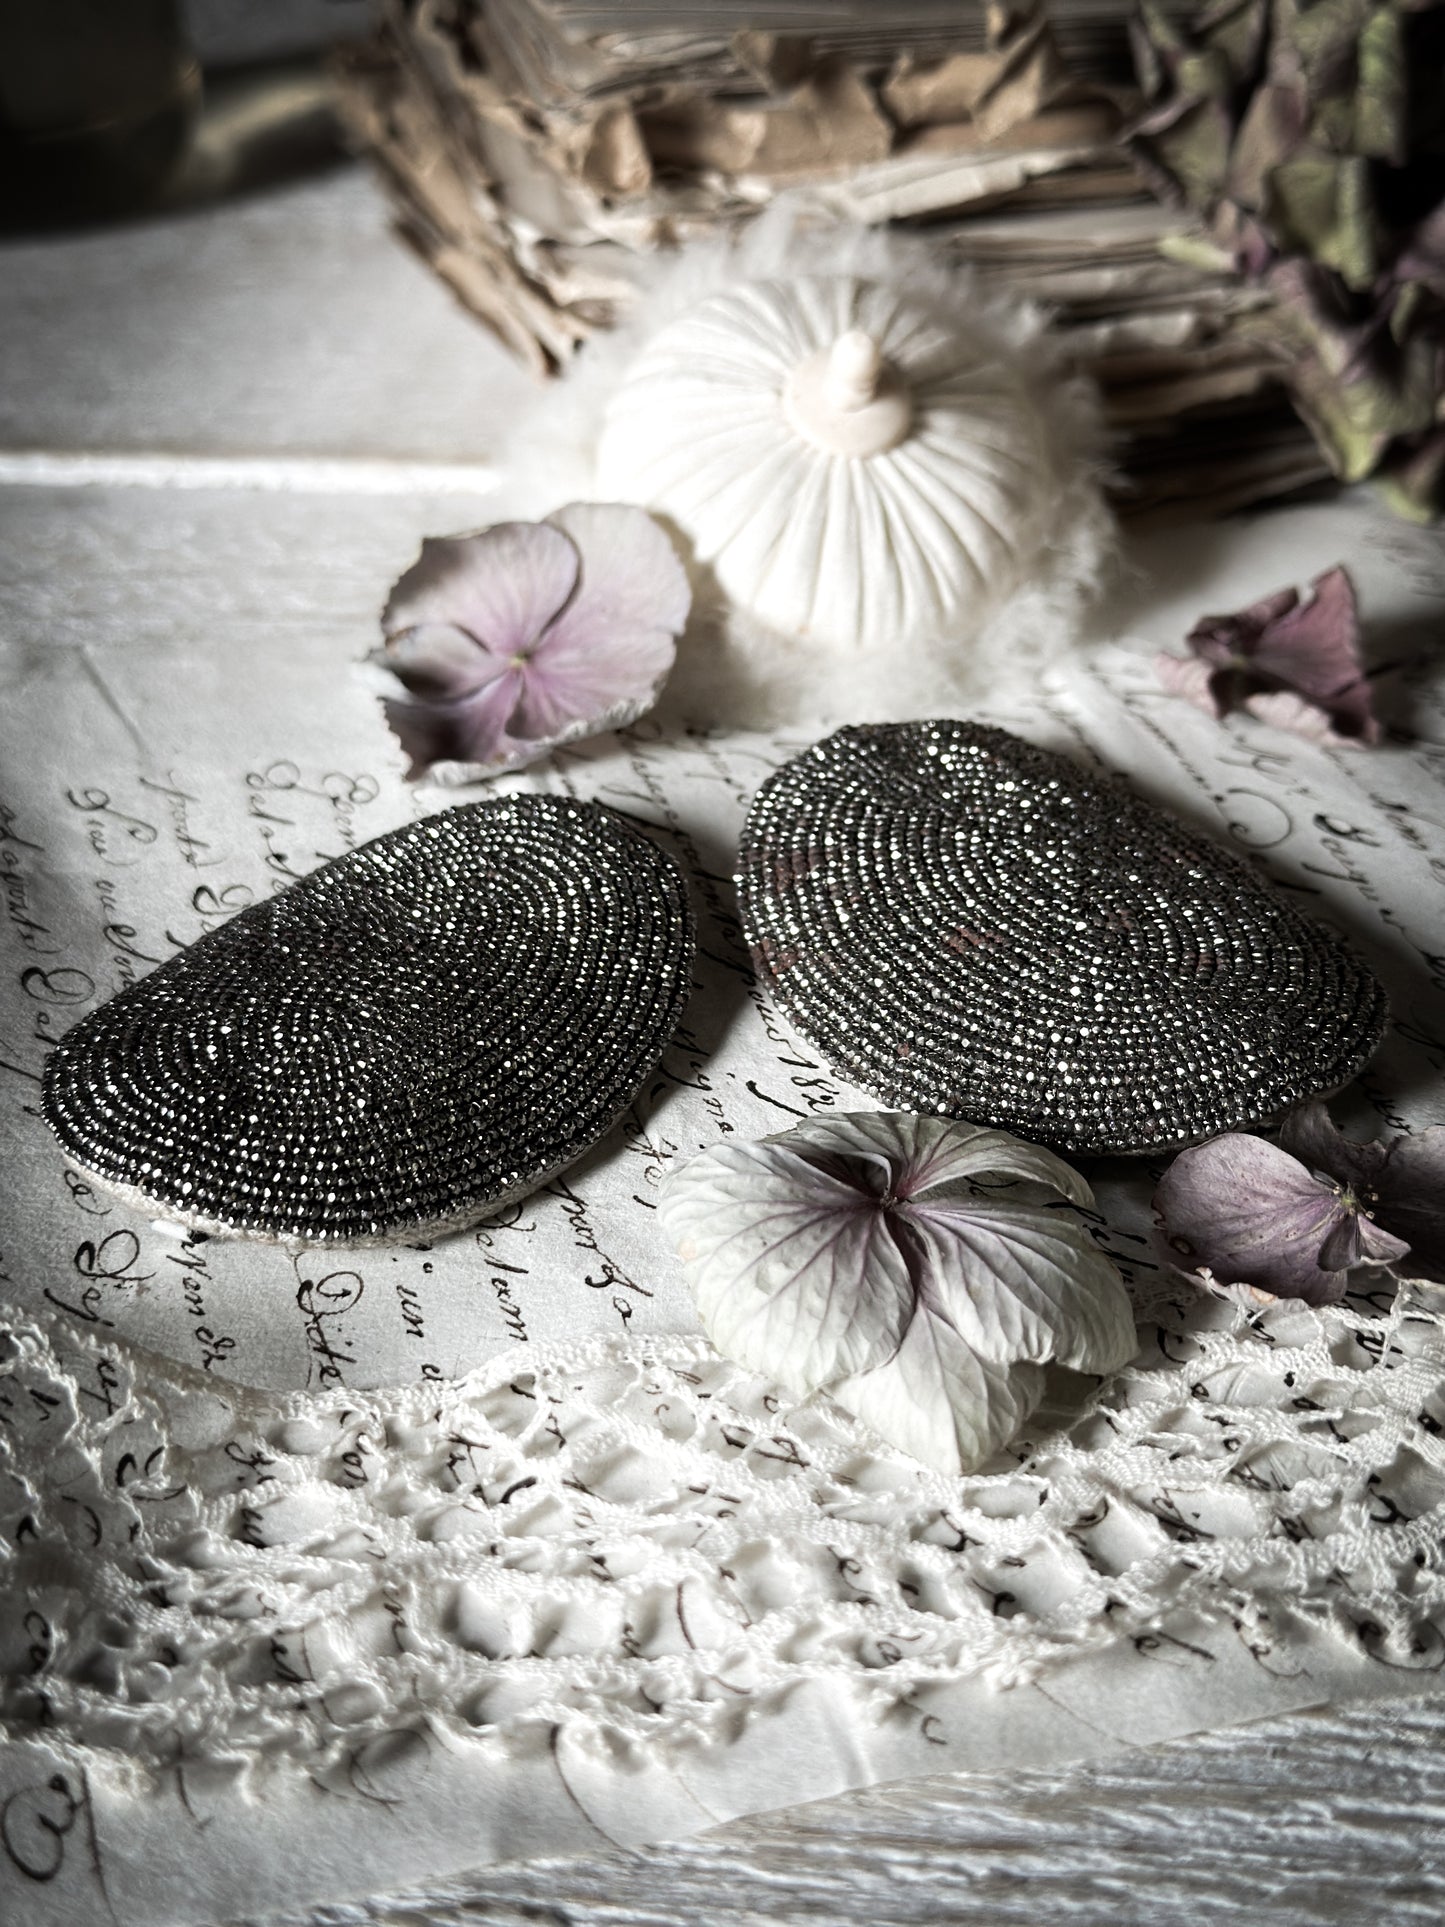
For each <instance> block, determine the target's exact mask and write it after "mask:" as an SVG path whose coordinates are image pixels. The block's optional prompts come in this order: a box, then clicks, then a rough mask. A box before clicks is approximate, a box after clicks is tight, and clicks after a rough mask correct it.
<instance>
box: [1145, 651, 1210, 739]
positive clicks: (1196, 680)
mask: <svg viewBox="0 0 1445 1927" xmlns="http://www.w3.org/2000/svg"><path fill="white" fill-rule="evenodd" d="M1154 671H1155V674H1156V675H1157V676H1158V678H1159V681H1160V684H1161V686H1162V687H1163V688H1164V689H1166V690H1167V691H1168V692H1169V694H1170V695H1171V696H1182V697H1183V698H1184V700H1185V702H1187V703H1193V704H1194V705H1195V707H1196V708H1197V709H1202V710H1204V711H1205V712H1206V714H1208V715H1210V716H1213V717H1214V719H1215V721H1216V722H1217V721H1218V720H1219V718H1220V717H1221V716H1223V715H1224V714H1225V712H1226V709H1227V707H1228V705H1227V704H1224V703H1221V702H1220V701H1219V700H1218V699H1217V698H1216V696H1215V694H1214V672H1213V671H1212V670H1211V669H1210V667H1209V664H1208V663H1207V662H1201V661H1200V660H1199V658H1198V657H1197V656H1170V655H1166V654H1165V653H1164V652H1163V651H1162V650H1161V651H1160V653H1159V654H1158V655H1157V656H1155V658H1154Z"/></svg>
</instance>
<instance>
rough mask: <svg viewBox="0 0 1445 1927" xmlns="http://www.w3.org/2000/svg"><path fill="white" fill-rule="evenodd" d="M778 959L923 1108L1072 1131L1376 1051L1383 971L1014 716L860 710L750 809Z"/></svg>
mask: <svg viewBox="0 0 1445 1927" xmlns="http://www.w3.org/2000/svg"><path fill="white" fill-rule="evenodd" d="M738 883H739V889H740V892H741V905H742V915H743V923H744V928H745V930H746V933H747V937H748V941H749V943H750V945H751V946H752V950H753V958H754V962H755V964H756V966H757V969H758V971H759V973H760V975H761V977H762V979H763V981H764V982H765V984H766V985H768V986H769V987H770V988H771V990H772V992H773V994H774V995H775V997H776V999H777V1002H778V1004H779V1006H780V1007H781V1009H782V1010H783V1012H784V1014H785V1015H786V1016H787V1017H788V1019H789V1020H790V1022H791V1023H792V1024H793V1025H794V1026H795V1028H796V1029H797V1030H798V1031H799V1032H800V1033H801V1034H802V1035H803V1036H804V1037H805V1038H807V1039H808V1040H809V1042H810V1043H812V1044H813V1045H814V1046H815V1047H816V1048H817V1049H818V1050H819V1051H820V1052H821V1053H822V1055H823V1057H824V1058H825V1060H826V1061H827V1063H828V1064H829V1066H830V1067H831V1068H832V1069H833V1070H834V1071H835V1072H836V1073H837V1074H839V1075H840V1076H845V1077H848V1078H849V1079H851V1080H852V1081H854V1082H855V1083H857V1084H859V1085H860V1086H861V1087H862V1088H863V1089H865V1090H867V1091H870V1092H872V1094H873V1095H874V1096H875V1097H877V1098H878V1099H879V1100H880V1101H881V1102H883V1103H885V1104H888V1105H891V1106H894V1107H896V1108H899V1109H904V1110H911V1111H921V1112H934V1113H942V1114H944V1115H946V1116H951V1117H965V1118H971V1119H974V1120H975V1121H977V1122H980V1123H986V1124H993V1125H998V1126H1001V1127H1003V1128H1005V1129H1008V1130H1012V1131H1017V1132H1018V1133H1020V1134H1021V1135H1022V1136H1025V1137H1030V1138H1034V1139H1037V1140H1038V1141H1040V1142H1042V1143H1045V1144H1051V1145H1054V1146H1056V1147H1057V1148H1059V1149H1061V1150H1066V1151H1075V1152H1085V1153H1089V1152H1097V1153H1133V1152H1145V1151H1157V1150H1166V1149H1171V1148H1173V1147H1175V1146H1178V1145H1182V1144H1189V1143H1193V1142H1196V1141H1197V1140H1199V1139H1201V1138H1206V1137H1212V1136H1214V1135H1216V1134H1217V1133H1219V1132H1222V1131H1230V1130H1238V1129H1243V1128H1245V1127H1248V1126H1250V1125H1256V1124H1261V1123H1265V1122H1267V1121H1269V1120H1270V1119H1272V1118H1274V1117H1277V1116H1279V1115H1280V1114H1281V1113H1282V1112H1284V1111H1286V1110H1288V1109H1290V1108H1291V1107H1292V1106H1293V1105H1295V1104H1298V1103H1301V1102H1303V1101H1304V1099H1306V1098H1308V1097H1310V1096H1313V1095H1317V1094H1318V1093H1320V1092H1324V1091H1329V1090H1333V1089H1335V1088H1336V1087H1337V1086H1339V1085H1340V1084H1342V1083H1344V1082H1345V1081H1346V1080H1347V1079H1348V1078H1350V1077H1351V1076H1353V1074H1354V1073H1355V1072H1356V1071H1357V1070H1359V1069H1360V1067H1361V1066H1362V1065H1363V1064H1364V1063H1365V1062H1366V1061H1367V1059H1368V1058H1369V1057H1370V1056H1371V1055H1372V1053H1373V1052H1374V1050H1375V1049H1376V1047H1377V1046H1378V1044H1379V1041H1380V1038H1381V1035H1382V1033H1383V1030H1384V1025H1385V1018H1386V1007H1385V995H1384V992H1383V990H1382V989H1381V988H1380V986H1379V984H1378V983H1377V982H1376V980H1375V979H1374V977H1373V976H1372V975H1371V973H1370V972H1369V970H1367V969H1366V967H1365V966H1364V965H1363V964H1362V963H1361V962H1360V961H1359V960H1358V959H1357V958H1356V957H1355V956H1354V955H1353V953H1352V952H1351V951H1350V950H1349V949H1348V948H1347V946H1346V945H1345V944H1344V943H1343V942H1342V941H1341V940H1340V939H1339V938H1338V937H1337V936H1335V934H1334V933H1333V932H1332V931H1331V930H1328V929H1326V928H1325V927H1324V926H1323V925H1322V924H1319V923H1316V922H1314V921H1313V920H1312V919H1310V918H1308V917H1305V916H1302V915H1301V914H1300V913H1299V912H1298V911H1297V910H1295V909H1294V907H1293V906H1292V905H1291V904H1289V903H1288V902H1286V901H1285V900H1284V898H1282V897H1281V896H1279V895H1278V894H1277V893H1276V892H1275V891H1274V890H1273V889H1271V888H1270V887H1269V885H1268V884H1267V883H1266V882H1265V881H1264V880H1263V879H1262V878H1261V877H1260V876H1259V875H1258V873H1257V872H1256V871H1255V870H1254V869H1252V868H1251V867H1250V866H1249V865H1248V864H1247V863H1245V862H1243V861H1241V860H1240V859H1239V858H1237V857H1235V856H1232V855H1230V854H1229V853H1227V852H1226V851H1224V850H1221V849H1220V848H1218V847H1217V846H1216V845H1215V844H1213V843H1211V842H1210V841H1208V839H1206V838H1205V837H1203V836H1200V835H1198V834H1196V833H1195V832H1194V831H1192V830H1190V829H1188V828H1187V827H1186V826H1185V825H1184V824H1182V823H1181V822H1179V821H1178V820H1177V819H1176V818H1174V817H1171V816H1169V815H1167V814H1165V813H1164V812H1163V811H1161V810H1158V809H1156V808H1154V807H1153V806H1152V805H1150V804H1147V803H1144V802H1141V801H1140V800H1139V799H1138V798H1137V797H1136V796H1134V795H1133V794H1132V793H1131V792H1130V791H1129V790H1128V789H1126V788H1125V787H1124V786H1123V785H1122V784H1121V783H1117V782H1114V781H1112V780H1108V779H1103V780H1101V779H1098V778H1095V777H1092V776H1088V775H1086V774H1085V773H1084V772H1083V771H1082V770H1080V769H1079V768H1078V767H1077V766H1076V765H1075V764H1073V763H1071V762H1069V761H1068V760H1067V759H1066V758H1064V757H1061V756H1057V755H1054V754H1052V753H1051V752H1049V751H1047V750H1041V749H1036V748H1034V747H1033V746H1032V745H1031V744H1028V743H1025V742H1021V741H1020V740H1019V739H1018V738H1017V737H1014V736H1011V735H1009V734H1008V733H1007V732H1006V731H1004V730H1001V729H992V728H987V727H984V726H982V725H979V724H974V723H964V722H952V721H940V722H925V723H906V724H900V725H879V726H876V727H866V728H853V729H842V730H839V731H838V732H837V734H836V735H834V736H830V737H828V738H827V739H826V741H824V742H821V743H818V744H816V745H815V746H814V747H813V748H812V749H811V750H809V751H807V752H806V753H805V754H804V755H802V756H800V757H798V758H797V759H796V760H795V761H793V762H791V763H789V764H787V765H786V766H785V767H784V768H783V769H781V770H780V771H779V772H778V774H777V775H776V776H774V777H772V778H771V779H770V780H769V781H768V782H767V783H766V784H764V786H763V788H762V789H761V791H760V792H759V794H758V796H757V798H756V799H755V801H754V803H753V807H752V809H751V811H750V812H749V815H748V820H747V824H746V827H745V829H744V832H743V846H742V852H741V858H740V875H739V878H738Z"/></svg>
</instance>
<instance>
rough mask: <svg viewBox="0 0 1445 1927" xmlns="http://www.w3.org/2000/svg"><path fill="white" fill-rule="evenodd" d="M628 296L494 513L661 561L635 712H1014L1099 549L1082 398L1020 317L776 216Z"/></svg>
mask: <svg viewBox="0 0 1445 1927" xmlns="http://www.w3.org/2000/svg"><path fill="white" fill-rule="evenodd" d="M640 280H641V292H640V295H639V297H638V299H637V301H636V303H635V305H634V306H633V307H632V309H631V312H630V313H629V314H628V315H627V317H626V319H625V320H624V321H623V322H622V324H621V325H620V326H619V327H618V328H617V329H616V330H615V331H614V332H612V333H608V334H603V335H599V336H598V337H597V339H596V340H594V341H592V342H590V343H589V344H588V346H587V348H586V350H585V352H584V353H583V354H582V355H581V356H580V357H579V360H578V363H577V365H576V367H575V369H574V370H572V371H571V372H570V373H569V374H568V375H567V377H566V379H565V380H563V381H560V382H558V383H557V384H556V386H555V388H554V389H553V391H552V392H551V394H550V395H549V396H547V397H546V398H545V399H544V400H543V401H542V402H541V403H540V404H539V406H538V408H537V409H536V410H535V411H533V412H532V413H531V414H530V415H529V416H528V417H527V418H526V419H525V420H524V421H523V422H522V423H521V424H520V427H519V431H518V433H517V435H516V437H515V439H514V440H513V442H512V444H511V446H510V447H509V448H508V449H507V450H506V451H505V459H504V464H503V468H504V475H505V488H506V494H505V498H504V499H505V504H506V513H507V514H508V515H510V516H517V515H530V516H533V517H537V516H541V515H545V514H546V513H548V512H550V511H552V510H554V509H556V508H558V507H559V506H560V505H561V504H562V503H564V502H571V501H584V500H592V501H605V500H611V501H619V500H621V501H630V502H634V503H636V504H638V505H640V506H642V507H646V508H651V509H653V510H655V511H656V512H657V513H658V514H660V515H661V516H662V517H664V519H666V520H667V521H668V522H669V523H671V524H672V525H673V527H674V529H675V531H676V532H677V533H678V534H679V535H680V536H681V537H683V538H684V539H683V541H682V544H681V546H682V547H683V550H684V553H685V556H686V560H687V562H688V565H689V568H690V571H691V574H692V578H693V615H692V619H691V621H690V623H689V626H688V632H687V634H686V635H685V636H684V637H683V638H682V641H681V643H680V644H679V648H678V657H677V666H676V668H675V669H674V671H673V673H672V675H671V677H670V678H669V680H668V684H667V687H666V689H665V690H664V692H663V697H662V705H661V709H660V712H659V713H662V712H663V711H665V712H666V713H667V714H669V715H671V716H672V717H674V718H675V719H677V720H681V721H685V722H690V723H699V724H719V723H722V724H729V725H736V726H740V727H745V728H763V729H774V728H779V727H789V728H793V727H806V728H809V729H813V730H815V731H817V730H820V729H821V728H822V727H823V726H824V725H825V724H827V723H830V722H857V721H860V720H864V719H866V720H871V721H877V722H883V721H896V720H903V719H905V718H908V717H918V716H935V715H939V714H944V713H947V712H949V711H954V710H958V709H960V708H968V707H970V706H972V705H975V704H977V703H978V702H979V701H980V700H982V699H984V698H987V699H988V700H990V701H994V700H1012V699H1013V698H1014V697H1015V696H1017V697H1018V698H1019V699H1020V700H1027V699H1028V697H1029V695H1030V693H1031V692H1032V691H1033V690H1034V689H1035V688H1036V687H1037V683H1038V678H1039V675H1040V674H1041V673H1042V671H1043V669H1044V668H1045V666H1046V665H1047V664H1048V663H1049V662H1051V661H1055V660H1057V659H1058V658H1059V657H1060V656H1062V655H1063V654H1064V653H1065V652H1066V651H1068V650H1069V649H1071V648H1072V647H1073V646H1074V644H1075V642H1076V641H1077V638H1078V636H1079V633H1080V629H1081V624H1082V622H1083V619H1084V611H1085V608H1086V606H1087V603H1088V601H1089V599H1090V597H1091V595H1092V594H1093V593H1094V591H1095V589H1096V587H1097V585H1098V583H1099V581H1100V579H1101V577H1102V576H1103V574H1104V572H1105V570H1106V568H1107V565H1108V560H1109V556H1110V553H1111V550H1112V546H1113V528H1112V522H1111V518H1110V516H1109V513H1108V510H1107V507H1106V506H1105V503H1104V501H1103V497H1102V493H1101V490H1100V487H1099V466H1098V464H1099V451H1100V448H1101V436H1100V433H1099V427H1098V420H1097V404H1096V398H1095V397H1094V395H1093V393H1092V391H1091V390H1090V388H1089V387H1088V384H1087V383H1085V382H1083V381H1081V380H1080V379H1079V378H1078V377H1077V375H1075V374H1073V373H1072V372H1071V371H1070V370H1069V368H1068V365H1067V360H1066V354H1065V344H1064V343H1063V342H1062V341H1060V340H1059V339H1057V338H1056V337H1054V336H1053V335H1052V334H1051V332H1050V331H1049V329H1048V328H1047V327H1046V325H1045V320H1044V317H1043V315H1042V314H1041V313H1040V312H1039V311H1038V310H1037V309H1036V308H1033V307H1032V306H1030V305H1029V304H1028V303H1025V302H1020V301H1017V300H1014V299H1011V298H1009V297H1008V296H1006V295H1001V294H999V293H998V292H997V291H992V290H990V289H988V288H985V287H984V286H983V285H981V283H980V281H979V280H978V278H977V277H976V276H975V275H974V274H973V273H972V272H971V270H969V269H968V268H966V267H960V266H959V265H958V264H957V263H954V262H951V261H950V260H949V259H948V257H947V255H946V253H945V252H944V251H943V250H941V249H940V248H938V247H937V246H936V245H935V244H934V243H933V242H931V241H930V240H928V239H927V238H926V237H923V236H920V235H916V234H907V233H902V232H898V231H896V230H892V229H889V230H887V231H878V230H875V229H865V228H859V227H856V226H853V225H851V224H846V223H838V222H833V221H827V220H824V219H821V218H820V216H819V211H818V210H817V209H816V208H803V209H800V208H798V207H797V206H787V205H784V204H783V202H781V201H780V202H779V203H776V204H775V205H774V207H773V208H772V209H770V210H769V211H768V212H767V213H766V214H763V215H761V216H760V217H759V218H758V219H757V220H756V221H754V222H752V223H751V224H750V225H749V226H748V227H746V228H745V229H743V230H742V231H741V232H740V233H736V234H730V235H728V236H726V237H718V238H714V239H710V240H707V241H701V242H692V243H689V244H688V245H687V246H685V247H682V248H679V249H678V250H677V251H676V252H675V253H668V254H659V255H656V256H653V257H651V258H650V259H649V260H648V261H647V263H646V264H645V269H643V270H642V271H641V272H640ZM862 335H867V336H868V337H869V338H870V339H869V340H868V341H860V339H859V337H860V336H862ZM840 343H841V346H840V345H839V344H840ZM870 387H871V388H872V391H873V393H872V399H871V401H870V400H869V399H868V394H867V392H866V391H867V390H868V389H869V388H870ZM860 390H862V391H864V392H863V393H861V394H860V392H859V391H860ZM850 403H851V404H852V405H851V406H850V405H849V404H850Z"/></svg>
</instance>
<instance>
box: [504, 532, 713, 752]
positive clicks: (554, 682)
mask: <svg viewBox="0 0 1445 1927" xmlns="http://www.w3.org/2000/svg"><path fill="white" fill-rule="evenodd" d="M550 519H551V521H552V523H553V525H554V526H556V527H557V528H559V529H561V530H562V531H563V532H564V533H565V534H567V535H568V536H569V537H570V538H571V539H572V541H573V542H574V543H575V544H576V547H577V551H578V554H579V555H580V557H581V563H582V566H581V574H580V578H579V580H578V584H577V591H576V594H575V595H574V596H573V597H572V600H571V601H570V602H569V603H568V604H567V607H566V608H565V609H563V610H562V611H561V613H560V614H559V615H558V617H557V619H556V620H555V621H554V622H553V623H552V624H551V625H550V626H549V628H548V630H547V633H546V635H545V636H544V637H543V638H542V641H541V643H540V644H539V646H538V648H537V649H536V651H535V652H534V655H533V658H532V662H531V664H530V666H529V670H528V675H527V686H526V690H525V692H524V695H523V699H522V703H521V705H520V707H519V709H518V713H517V720H516V732H517V734H519V735H522V736H527V737H530V738H532V739H534V740H539V741H540V740H543V739H547V738H552V739H555V738H556V737H558V736H559V735H561V734H562V733H563V732H566V731H568V730H570V729H571V728H572V727H573V726H574V725H575V723H576V722H577V720H578V719H579V718H586V719H589V720H592V719H596V720H597V725H598V727H605V726H609V725H612V726H615V725H616V724H617V723H620V722H622V721H624V720H629V719H630V718H631V717H632V716H636V715H640V714H641V713H642V710H643V709H645V708H646V707H647V706H648V704H649V703H650V702H651V700H652V698H653V696H654V695H655V693H656V690H657V688H658V685H659V684H660V683H661V682H662V680H663V678H664V677H665V676H666V675H667V672H668V671H669V669H671V667H672V664H673V659H674V656H675V654H676V647H677V645H676V642H675V640H674V638H675V637H676V635H677V633H678V631H679V630H681V628H682V627H683V625H684V623H685V622H686V621H687V612H688V607H689V605H690V603H691V599H692V592H691V590H690V589H689V587H688V581H687V575H686V573H685V571H684V569H683V566H682V564H681V562H679V560H678V558H677V553H676V551H675V550H674V548H673V546H672V544H671V542H669V541H668V539H667V537H666V536H665V535H664V534H663V532H662V530H661V529H660V528H659V527H658V525H657V523H656V522H654V521H653V520H652V518H651V516H649V515H646V514H644V513H643V512H642V511H641V510H640V509H635V508H626V507H623V506H621V505H619V504H617V503H606V502H574V503H573V504H572V505H571V506H570V507H568V508H564V509H559V510H558V511H557V513H556V514H555V515H554V516H552V517H551V518H550Z"/></svg>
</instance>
